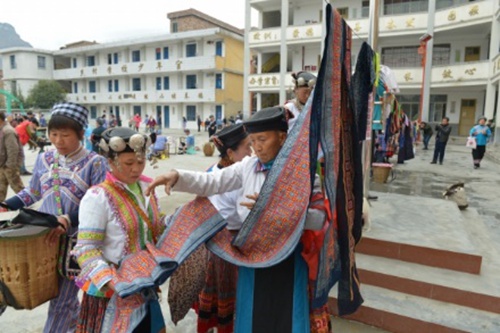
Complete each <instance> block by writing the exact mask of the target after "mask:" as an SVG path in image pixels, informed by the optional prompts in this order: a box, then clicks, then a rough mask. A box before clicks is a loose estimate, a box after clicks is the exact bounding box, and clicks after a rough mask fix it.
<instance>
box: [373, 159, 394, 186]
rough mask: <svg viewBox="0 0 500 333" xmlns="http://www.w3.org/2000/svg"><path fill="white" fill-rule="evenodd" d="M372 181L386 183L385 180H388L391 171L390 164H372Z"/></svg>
mask: <svg viewBox="0 0 500 333" xmlns="http://www.w3.org/2000/svg"><path fill="white" fill-rule="evenodd" d="M372 170H373V181H374V182H375V183H381V184H383V183H387V179H388V178H389V174H390V173H391V170H392V164H386V163H373V164H372Z"/></svg>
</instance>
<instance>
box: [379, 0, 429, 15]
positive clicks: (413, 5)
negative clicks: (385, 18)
mask: <svg viewBox="0 0 500 333" xmlns="http://www.w3.org/2000/svg"><path fill="white" fill-rule="evenodd" d="M428 7H429V1H428V0H385V1H384V15H396V14H408V13H418V12H425V11H427V9H428Z"/></svg>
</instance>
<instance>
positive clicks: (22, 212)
mask: <svg viewBox="0 0 500 333" xmlns="http://www.w3.org/2000/svg"><path fill="white" fill-rule="evenodd" d="M11 223H12V224H22V225H34V226H39V227H47V228H57V227H59V226H62V227H63V228H64V225H63V224H62V223H60V222H59V221H57V217H55V216H54V215H52V214H47V213H42V212H39V211H37V210H34V209H30V208H21V209H19V214H18V215H17V216H16V217H14V218H13V219H12V221H11Z"/></svg>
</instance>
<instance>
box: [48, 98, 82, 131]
mask: <svg viewBox="0 0 500 333" xmlns="http://www.w3.org/2000/svg"><path fill="white" fill-rule="evenodd" d="M51 115H52V116H64V117H67V118H70V119H73V120H74V121H76V122H77V123H79V124H80V125H81V126H82V128H85V127H87V123H88V121H87V118H88V116H89V110H87V109H86V108H85V107H84V106H82V105H80V104H76V103H71V102H63V103H57V104H54V106H53V107H52V111H51Z"/></svg>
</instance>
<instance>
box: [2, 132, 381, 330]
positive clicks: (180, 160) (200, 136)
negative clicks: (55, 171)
mask: <svg viewBox="0 0 500 333" xmlns="http://www.w3.org/2000/svg"><path fill="white" fill-rule="evenodd" d="M164 134H166V135H169V136H174V137H179V136H181V135H183V133H182V131H179V130H171V131H165V133H164ZM193 134H194V135H195V137H196V145H197V146H200V147H201V146H202V144H204V143H205V142H207V141H208V134H207V133H206V132H200V133H198V132H196V131H193ZM25 152H26V166H27V169H28V170H32V169H33V166H34V163H35V159H36V155H37V154H36V153H34V152H31V151H28V150H27V149H26V150H25ZM217 160H218V158H217V156H216V154H214V156H212V157H206V156H204V154H203V153H202V152H201V151H200V152H198V153H197V154H196V155H171V156H170V158H167V159H164V160H159V161H158V163H157V164H156V165H154V166H151V165H149V164H148V166H147V167H146V170H145V172H144V173H145V174H146V175H148V176H150V177H153V178H154V177H156V176H158V175H160V174H161V173H162V172H165V171H167V170H170V169H172V168H183V169H189V170H200V171H201V170H206V169H207V168H208V167H210V166H211V165H212V164H213V163H215V162H216V161H217ZM22 178H23V181H24V182H25V184H28V182H29V179H30V176H23V177H22ZM13 194H14V193H13V192H12V190H10V192H9V195H8V196H9V197H10V196H11V195H13ZM157 194H158V196H159V197H160V202H161V206H162V208H163V209H164V210H165V211H166V212H167V214H169V213H172V212H173V211H174V210H175V208H176V207H178V206H179V205H182V204H183V203H185V202H187V201H189V200H191V199H192V198H193V196H192V195H190V194H185V193H175V192H174V193H172V195H171V196H168V197H167V196H166V194H165V192H164V191H163V189H157ZM162 290H163V291H164V292H163V297H162V302H161V306H162V310H163V314H164V316H165V321H166V322H167V332H169V333H192V332H196V314H195V313H194V311H190V312H189V314H188V315H187V316H186V318H185V319H184V320H182V321H181V322H179V323H178V326H177V327H176V326H174V324H173V323H172V321H171V320H170V314H169V310H168V303H167V301H166V299H167V292H168V286H167V284H165V285H164V286H163V287H162ZM47 309H48V303H45V304H43V305H41V306H39V307H37V308H35V309H33V310H19V311H17V310H14V309H12V308H7V310H6V311H5V313H4V314H3V315H2V316H0V332H1V333H38V332H41V331H42V328H43V324H44V322H45V319H46V313H47ZM333 329H334V332H342V333H383V332H385V331H383V330H380V329H377V328H374V327H370V326H366V325H363V324H360V323H356V322H351V321H349V320H345V319H340V318H333Z"/></svg>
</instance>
